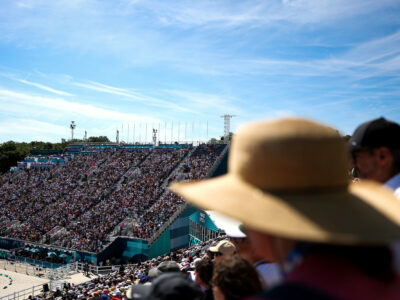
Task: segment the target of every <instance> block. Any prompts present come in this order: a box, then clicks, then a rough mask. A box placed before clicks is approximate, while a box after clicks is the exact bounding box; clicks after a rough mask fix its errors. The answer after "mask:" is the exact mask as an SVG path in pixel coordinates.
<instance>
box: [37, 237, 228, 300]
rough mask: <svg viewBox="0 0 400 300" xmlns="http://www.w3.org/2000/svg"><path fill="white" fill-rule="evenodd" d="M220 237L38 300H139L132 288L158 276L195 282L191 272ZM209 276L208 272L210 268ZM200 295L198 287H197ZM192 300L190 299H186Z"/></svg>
mask: <svg viewBox="0 0 400 300" xmlns="http://www.w3.org/2000/svg"><path fill="white" fill-rule="evenodd" d="M224 238H225V237H224V236H220V237H218V238H216V239H213V240H209V241H206V242H203V243H201V244H197V245H193V246H191V247H188V248H184V249H179V250H176V251H173V252H171V253H169V254H166V255H162V256H159V257H157V258H153V259H151V260H147V261H144V262H139V263H135V264H130V265H123V264H121V265H119V266H117V267H113V271H112V272H110V273H109V274H107V275H104V276H99V277H97V276H96V277H95V278H94V279H92V280H90V281H88V282H86V283H84V284H80V285H70V284H64V285H60V286H57V287H56V291H50V292H49V293H44V294H43V295H41V296H40V297H37V298H44V299H46V298H47V299H48V298H51V299H54V298H56V299H57V297H59V299H82V300H83V299H95V298H98V299H103V300H106V299H112V298H114V300H116V299H140V298H137V296H138V295H135V294H134V293H132V290H131V288H132V286H142V285H150V284H151V283H152V282H153V281H155V279H156V278H157V277H160V275H161V274H162V273H170V272H179V273H182V275H183V276H185V278H188V279H190V280H191V281H194V280H195V276H194V270H195V265H197V264H198V263H199V262H200V261H201V260H206V261H209V256H208V255H210V252H209V251H208V250H209V248H210V246H212V245H215V244H217V243H218V241H220V240H222V239H224ZM211 272H212V268H211ZM198 289H199V291H201V289H200V286H199V287H198ZM188 299H192V298H188Z"/></svg>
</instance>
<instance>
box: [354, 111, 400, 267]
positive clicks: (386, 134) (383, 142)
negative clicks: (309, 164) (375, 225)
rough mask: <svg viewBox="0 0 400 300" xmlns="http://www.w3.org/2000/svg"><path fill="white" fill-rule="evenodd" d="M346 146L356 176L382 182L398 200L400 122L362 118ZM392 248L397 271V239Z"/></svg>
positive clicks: (399, 251) (399, 254)
mask: <svg viewBox="0 0 400 300" xmlns="http://www.w3.org/2000/svg"><path fill="white" fill-rule="evenodd" d="M349 147H350V152H351V157H352V159H353V161H352V163H353V167H354V169H353V170H354V174H355V176H357V177H358V178H360V179H361V180H362V179H369V180H375V181H377V182H380V183H382V184H384V185H385V186H386V187H388V188H390V189H391V190H393V192H394V194H395V196H396V197H397V198H398V199H399V200H400V125H399V124H397V123H395V122H393V121H388V120H386V119H385V118H379V119H375V120H372V121H368V122H365V123H363V124H361V125H360V126H358V127H357V129H356V130H355V131H354V133H353V135H352V136H351V138H350V140H349ZM393 250H394V254H395V265H396V269H397V273H400V242H396V243H394V244H393Z"/></svg>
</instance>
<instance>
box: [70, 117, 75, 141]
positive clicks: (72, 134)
mask: <svg viewBox="0 0 400 300" xmlns="http://www.w3.org/2000/svg"><path fill="white" fill-rule="evenodd" d="M69 128H71V141H72V140H74V129H75V128H76V124H75V121H71V125H69Z"/></svg>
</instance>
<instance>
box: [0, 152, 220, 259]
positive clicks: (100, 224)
mask: <svg viewBox="0 0 400 300" xmlns="http://www.w3.org/2000/svg"><path fill="white" fill-rule="evenodd" d="M223 146H225V145H223ZM222 149H223V148H222V146H220V145H218V146H212V145H201V146H199V147H196V148H194V149H191V148H180V149H169V148H164V149H157V148H156V149H154V150H152V149H149V148H147V149H146V148H143V149H134V148H133V149H129V150H126V149H124V150H116V149H113V148H107V149H103V150H102V151H98V149H97V151H93V153H91V154H87V155H75V157H74V158H73V159H72V160H71V161H69V162H68V163H67V164H66V165H64V166H57V167H54V168H48V169H36V168H31V169H26V170H20V171H19V172H18V173H17V174H11V173H7V174H5V175H3V176H2V177H1V181H0V184H1V191H0V197H1V199H2V200H1V201H0V209H1V212H0V232H1V235H2V236H7V237H12V238H17V239H21V240H25V241H31V242H39V243H44V244H50V245H54V246H59V247H65V248H70V249H74V250H84V251H92V252H96V251H100V250H101V249H102V247H104V245H105V244H106V243H107V242H108V240H109V239H108V235H109V234H110V233H111V232H112V231H113V229H114V228H115V227H116V226H117V225H118V224H120V223H121V222H123V221H124V219H126V218H127V217H131V218H133V219H134V220H135V224H136V225H135V228H134V230H133V232H131V233H130V234H129V235H130V236H134V237H138V238H150V237H151V236H152V235H153V234H154V232H155V231H156V230H157V229H158V228H160V227H161V226H162V225H163V224H164V223H165V222H166V220H167V219H168V218H169V217H170V216H171V215H172V214H173V213H174V212H175V211H176V210H177V209H179V207H180V206H181V205H182V204H183V202H184V201H183V200H182V198H180V197H178V196H176V195H175V194H172V193H169V192H168V191H167V188H166V184H165V180H167V178H168V177H169V176H170V175H171V173H172V172H176V171H177V170H178V171H179V172H180V173H181V174H183V175H184V176H185V179H187V180H192V179H199V178H202V177H204V176H205V175H206V174H207V173H208V171H209V170H210V168H211V166H212V164H213V163H214V162H215V160H216V159H217V157H218V155H219V153H220V152H221V151H222ZM180 163H181V166H180V167H179V168H178V165H179V164H180ZM171 177H172V178H173V177H174V174H172V176H171Z"/></svg>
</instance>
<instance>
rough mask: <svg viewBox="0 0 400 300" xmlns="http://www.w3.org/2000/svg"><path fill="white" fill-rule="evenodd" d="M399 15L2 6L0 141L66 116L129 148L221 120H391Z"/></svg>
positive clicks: (62, 121) (190, 6)
mask: <svg viewBox="0 0 400 300" xmlns="http://www.w3.org/2000/svg"><path fill="white" fill-rule="evenodd" d="M399 16H400V1H398V0H379V1H376V0H332V1H330V0H318V1H317V0H315V1H311V0H309V1H308V0H281V1H278V0H264V1H256V0H254V1H245V0H244V1H224V0H220V1H206V0H205V1H179V0H174V1H167V0H162V1H145V0H143V1H142V0H108V1H107V0H102V1H100V0H99V1H96V0H57V1H53V0H48V1H45V0H16V1H6V0H1V9H0V104H1V105H0V142H5V141H8V140H14V141H27V142H29V141H32V140H42V141H52V142H59V141H61V138H66V139H68V138H70V136H71V133H70V130H69V124H70V122H71V121H72V120H74V121H75V122H76V124H77V128H76V130H75V137H77V138H82V137H83V135H84V132H85V130H86V131H87V133H88V136H99V135H106V136H108V137H109V138H110V139H111V140H115V132H116V130H117V129H118V130H119V131H120V138H121V139H122V140H124V141H129V142H132V140H135V141H141V142H144V141H145V139H146V137H147V141H150V136H151V133H150V132H151V128H153V127H155V128H156V129H160V135H159V137H160V140H161V141H164V140H167V141H170V140H171V137H172V139H173V140H178V137H179V140H180V141H182V140H185V139H186V140H188V141H191V140H203V141H204V140H206V139H207V138H211V137H219V136H221V135H223V129H224V127H223V125H224V124H223V119H222V118H221V115H224V114H231V115H235V117H234V118H232V120H231V128H232V131H235V129H236V128H237V127H238V126H240V125H241V124H243V123H245V122H248V121H251V120H259V119H265V118H276V117H281V116H301V117H307V118H311V119H315V120H319V121H322V122H324V123H326V124H329V125H331V126H334V127H336V128H338V129H339V130H340V131H341V132H342V133H343V134H349V133H351V132H352V131H353V130H354V129H355V127H356V126H357V125H358V124H359V123H361V122H363V121H366V120H369V119H372V118H376V117H379V116H385V117H387V118H389V119H392V120H395V121H397V122H399V121H400V78H399V75H400V17H399ZM128 126H129V135H128ZM178 126H179V130H178ZM146 127H147V129H148V132H147V133H146V132H145V129H146ZM133 128H135V131H133Z"/></svg>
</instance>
